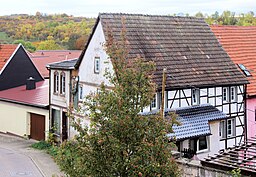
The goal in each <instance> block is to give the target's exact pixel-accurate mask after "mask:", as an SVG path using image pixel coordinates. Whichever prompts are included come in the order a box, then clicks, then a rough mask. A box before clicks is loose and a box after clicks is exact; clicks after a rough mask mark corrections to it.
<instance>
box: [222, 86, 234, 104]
mask: <svg viewBox="0 0 256 177" xmlns="http://www.w3.org/2000/svg"><path fill="white" fill-rule="evenodd" d="M236 98H237V89H236V87H234V86H233V87H223V92H222V99H223V102H235V101H236Z"/></svg>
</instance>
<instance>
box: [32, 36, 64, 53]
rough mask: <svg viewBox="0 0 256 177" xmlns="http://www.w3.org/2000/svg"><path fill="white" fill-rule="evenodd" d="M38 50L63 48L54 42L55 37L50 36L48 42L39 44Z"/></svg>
mask: <svg viewBox="0 0 256 177" xmlns="http://www.w3.org/2000/svg"><path fill="white" fill-rule="evenodd" d="M37 49H38V50H59V49H63V48H62V47H61V46H60V45H58V44H57V43H56V42H55V41H54V40H53V37H51V36H48V38H47V40H46V41H42V42H40V43H39V44H38V46H37Z"/></svg>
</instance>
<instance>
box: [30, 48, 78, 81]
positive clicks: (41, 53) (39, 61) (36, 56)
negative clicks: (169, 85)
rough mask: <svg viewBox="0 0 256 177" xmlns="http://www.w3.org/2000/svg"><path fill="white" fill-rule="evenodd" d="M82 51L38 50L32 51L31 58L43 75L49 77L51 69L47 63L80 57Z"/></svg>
mask: <svg viewBox="0 0 256 177" xmlns="http://www.w3.org/2000/svg"><path fill="white" fill-rule="evenodd" d="M81 52H82V51H81V50H38V51H36V52H34V53H31V54H30V58H31V59H32V60H33V62H34V64H35V65H36V67H37V69H38V70H39V72H40V73H41V75H42V76H43V77H44V78H48V77H49V71H48V70H47V68H46V65H47V64H49V63H54V62H59V61H65V60H71V59H75V58H78V57H79V56H80V54H81Z"/></svg>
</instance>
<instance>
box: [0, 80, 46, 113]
mask: <svg viewBox="0 0 256 177" xmlns="http://www.w3.org/2000/svg"><path fill="white" fill-rule="evenodd" d="M0 101H7V102H12V103H17V104H23V105H29V106H34V107H41V108H47V107H48V106H49V81H48V79H46V80H44V81H40V82H37V83H36V89H33V90H26V85H23V86H20V87H15V88H11V89H8V90H3V91H0Z"/></svg>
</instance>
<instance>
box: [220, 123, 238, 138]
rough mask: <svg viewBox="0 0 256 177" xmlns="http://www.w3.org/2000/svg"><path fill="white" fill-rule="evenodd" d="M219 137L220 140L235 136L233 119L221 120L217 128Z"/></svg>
mask: <svg viewBox="0 0 256 177" xmlns="http://www.w3.org/2000/svg"><path fill="white" fill-rule="evenodd" d="M219 135H220V137H221V138H226V135H227V137H232V136H235V119H228V120H227V121H226V122H225V121H224V120H222V121H221V122H220V126H219Z"/></svg>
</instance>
